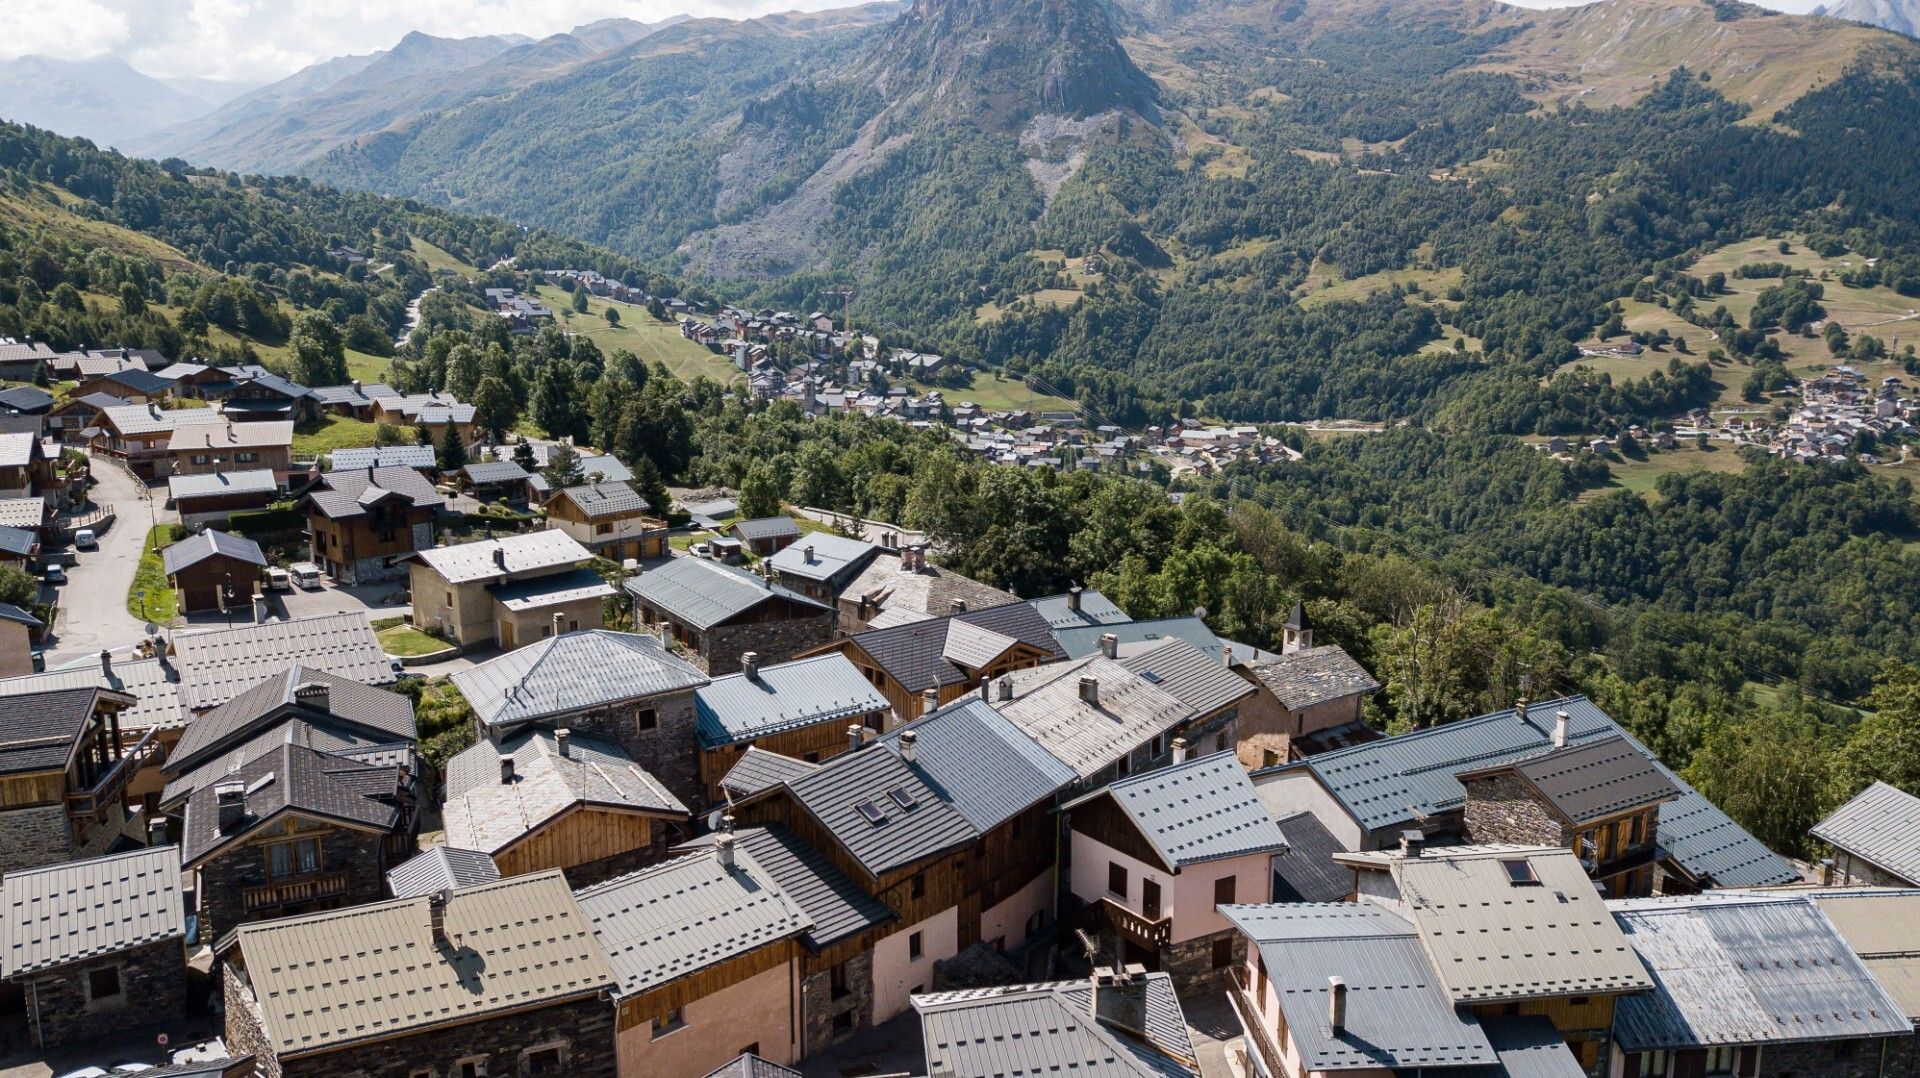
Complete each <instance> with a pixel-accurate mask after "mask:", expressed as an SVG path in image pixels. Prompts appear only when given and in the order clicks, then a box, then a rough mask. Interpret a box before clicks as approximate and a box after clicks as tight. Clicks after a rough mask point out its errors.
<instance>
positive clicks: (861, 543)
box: [767, 532, 880, 581]
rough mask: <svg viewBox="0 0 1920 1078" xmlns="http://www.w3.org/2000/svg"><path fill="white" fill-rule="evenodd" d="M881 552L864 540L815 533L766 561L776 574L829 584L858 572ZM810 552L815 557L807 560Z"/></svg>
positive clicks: (827, 533) (826, 533)
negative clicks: (868, 560)
mask: <svg viewBox="0 0 1920 1078" xmlns="http://www.w3.org/2000/svg"><path fill="white" fill-rule="evenodd" d="M879 550H880V548H879V547H877V546H875V545H874V544H872V543H869V542H867V541H866V540H864V539H849V538H847V537H846V536H844V535H833V534H831V533H829V532H814V533H813V537H812V538H811V539H809V540H807V541H806V542H805V543H795V544H794V545H792V546H789V547H787V548H786V549H784V550H782V551H780V552H779V553H777V554H775V555H773V556H772V557H770V558H768V559H767V564H769V565H771V566H773V568H774V570H775V571H777V572H782V573H789V574H792V575H793V576H797V577H800V578H801V579H803V580H817V581H830V580H835V579H839V578H840V577H841V576H842V575H845V574H851V573H853V572H857V571H858V570H859V568H860V567H861V566H863V565H865V564H866V563H867V559H869V558H871V557H873V556H874V555H875V554H876V553H878V552H879ZM809 552H811V553H812V555H813V557H812V559H811V560H809V559H808V557H807V555H808V553H809Z"/></svg>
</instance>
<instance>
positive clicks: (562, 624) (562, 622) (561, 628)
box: [553, 610, 567, 636]
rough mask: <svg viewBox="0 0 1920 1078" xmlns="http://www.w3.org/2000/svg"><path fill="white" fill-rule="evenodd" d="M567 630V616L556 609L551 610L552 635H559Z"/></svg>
mask: <svg viewBox="0 0 1920 1078" xmlns="http://www.w3.org/2000/svg"><path fill="white" fill-rule="evenodd" d="M566 631H567V616H566V615H565V614H564V613H562V612H560V611H558V610H556V611H554V612H553V635H555V636H559V635H560V634H561V633H564V632H566Z"/></svg>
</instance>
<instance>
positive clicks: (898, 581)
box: [838, 545, 1019, 634]
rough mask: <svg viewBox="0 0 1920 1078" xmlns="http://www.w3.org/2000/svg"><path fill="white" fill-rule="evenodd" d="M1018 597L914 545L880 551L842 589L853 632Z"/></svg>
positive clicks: (845, 623) (843, 618)
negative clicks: (929, 558)
mask: <svg viewBox="0 0 1920 1078" xmlns="http://www.w3.org/2000/svg"><path fill="white" fill-rule="evenodd" d="M1015 602H1019V599H1018V597H1016V596H1015V595H1013V594H1012V593H1011V592H1005V591H1001V590H1000V589H999V588H994V587H989V586H987V585H985V584H982V583H980V582H979V581H976V580H971V579H969V578H967V577H964V576H961V575H960V574H959V573H956V572H953V571H951V570H949V569H943V568H941V567H940V566H937V565H934V564H932V563H931V562H929V561H927V548H926V547H925V546H920V545H915V546H908V547H903V548H902V549H901V551H900V553H899V554H898V555H894V554H877V555H875V556H874V557H873V558H871V559H869V560H868V562H867V565H866V568H864V569H862V570H861V571H860V572H859V574H858V575H856V576H855V577H854V578H853V579H852V580H851V581H849V582H848V583H847V585H846V587H845V588H843V589H842V590H841V592H840V594H839V596H838V603H839V618H840V630H841V631H842V632H845V633H848V634H853V633H859V632H865V631H866V630H868V629H880V628H885V627H887V626H890V625H904V624H907V623H908V622H913V621H924V620H926V619H928V618H937V617H943V616H945V615H948V614H964V613H966V612H967V611H969V610H985V609H988V608H990V607H996V606H1005V605H1007V604H1008V603H1015Z"/></svg>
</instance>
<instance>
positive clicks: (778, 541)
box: [727, 517, 800, 558]
mask: <svg viewBox="0 0 1920 1078" xmlns="http://www.w3.org/2000/svg"><path fill="white" fill-rule="evenodd" d="M727 532H728V533H729V534H731V535H732V536H733V537H734V538H735V539H738V540H740V542H741V543H742V544H744V545H745V546H746V548H747V549H748V550H749V551H752V552H753V555H754V556H755V557H759V558H766V557H771V556H773V555H775V554H778V553H779V552H781V551H782V550H785V549H786V548H788V547H790V546H792V545H793V544H794V541H795V540H797V539H799V538H800V525H799V524H798V523H796V522H795V521H794V519H793V518H792V517H760V518H757V519H754V520H736V521H734V522H733V524H732V525H731V526H730V527H728V528H727Z"/></svg>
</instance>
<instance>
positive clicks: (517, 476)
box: [460, 460, 527, 484]
mask: <svg viewBox="0 0 1920 1078" xmlns="http://www.w3.org/2000/svg"><path fill="white" fill-rule="evenodd" d="M460 474H462V475H464V476H466V477H467V482H469V483H480V484H485V483H524V482H526V481H527V470H526V469H525V468H522V467H521V466H520V465H518V464H515V463H514V462H513V461H510V460H486V461H481V462H479V463H477V464H469V465H467V466H466V467H464V468H462V469H460Z"/></svg>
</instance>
